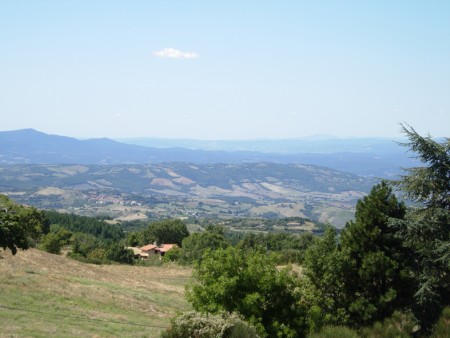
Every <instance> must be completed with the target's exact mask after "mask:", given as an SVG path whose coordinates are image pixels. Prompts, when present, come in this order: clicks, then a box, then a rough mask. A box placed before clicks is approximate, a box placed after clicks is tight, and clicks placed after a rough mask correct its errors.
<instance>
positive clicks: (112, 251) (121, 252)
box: [105, 243, 134, 264]
mask: <svg viewBox="0 0 450 338" xmlns="http://www.w3.org/2000/svg"><path fill="white" fill-rule="evenodd" d="M133 257H134V254H133V251H132V250H129V249H127V248H125V247H124V246H123V245H121V244H119V243H114V244H111V245H110V246H109V247H108V250H106V253H105V258H106V259H108V260H110V261H114V262H118V263H125V264H133Z"/></svg>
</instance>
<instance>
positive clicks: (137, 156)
mask: <svg viewBox="0 0 450 338" xmlns="http://www.w3.org/2000/svg"><path fill="white" fill-rule="evenodd" d="M123 142H128V143H123ZM133 142H134V143H139V144H140V145H139V144H130V143H133ZM148 145H152V146H148ZM164 162H188V163H194V164H208V163H209V164H211V163H255V162H274V163H284V164H287V163H303V164H312V165H319V166H324V167H329V168H333V169H335V170H339V171H345V172H349V173H354V174H358V175H364V176H375V177H392V176H394V175H398V174H399V173H401V171H402V170H401V168H403V167H411V166H415V165H417V162H416V161H415V160H414V159H413V158H410V155H409V154H407V153H406V152H405V149H404V148H402V147H400V146H399V145H397V144H396V143H395V142H392V141H390V140H386V139H357V138H355V139H328V140H323V139H317V140H314V139H309V140H303V139H298V140H297V139H293V140H254V141H195V140H178V142H176V141H175V140H161V139H128V140H123V141H122V142H118V141H114V140H111V139H106V138H101V139H89V140H79V139H75V138H70V137H65V136H57V135H48V134H45V133H42V132H39V131H36V130H34V129H23V130H16V131H3V132H0V164H8V165H10V164H86V165H88V164H107V165H118V164H149V163H164Z"/></svg>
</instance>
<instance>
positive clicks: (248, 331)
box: [162, 311, 258, 338]
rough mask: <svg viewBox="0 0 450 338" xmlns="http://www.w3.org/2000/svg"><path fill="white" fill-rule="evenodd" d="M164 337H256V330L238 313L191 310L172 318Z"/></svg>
mask: <svg viewBox="0 0 450 338" xmlns="http://www.w3.org/2000/svg"><path fill="white" fill-rule="evenodd" d="M162 337H163V338H191V337H195V338H256V337H258V335H257V334H256V330H255V328H254V327H252V326H250V325H249V324H247V323H246V322H244V321H243V320H242V319H240V318H239V317H238V316H237V315H236V314H228V313H225V312H222V313H220V314H218V315H212V314H204V313H200V312H196V311H189V312H185V313H183V314H181V315H180V316H178V317H176V318H175V319H173V320H172V325H171V327H170V328H169V329H167V331H165V332H163V334H162Z"/></svg>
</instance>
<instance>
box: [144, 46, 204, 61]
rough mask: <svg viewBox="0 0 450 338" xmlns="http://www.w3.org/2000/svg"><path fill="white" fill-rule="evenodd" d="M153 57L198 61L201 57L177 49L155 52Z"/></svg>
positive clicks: (194, 53)
mask: <svg viewBox="0 0 450 338" xmlns="http://www.w3.org/2000/svg"><path fill="white" fill-rule="evenodd" d="M153 55H155V56H157V57H159V58H170V59H197V58H198V57H199V56H200V55H198V53H196V52H183V51H181V50H178V49H175V48H164V49H161V50H158V51H156V52H153Z"/></svg>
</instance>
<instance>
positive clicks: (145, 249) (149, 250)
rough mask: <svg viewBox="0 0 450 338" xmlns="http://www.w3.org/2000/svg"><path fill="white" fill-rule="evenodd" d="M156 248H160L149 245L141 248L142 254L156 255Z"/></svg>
mask: <svg viewBox="0 0 450 338" xmlns="http://www.w3.org/2000/svg"><path fill="white" fill-rule="evenodd" d="M156 248H158V246H157V245H155V244H147V245H145V246H143V247H142V248H141V253H145V254H147V256H148V255H154V254H156Z"/></svg>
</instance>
